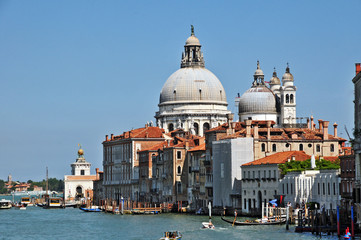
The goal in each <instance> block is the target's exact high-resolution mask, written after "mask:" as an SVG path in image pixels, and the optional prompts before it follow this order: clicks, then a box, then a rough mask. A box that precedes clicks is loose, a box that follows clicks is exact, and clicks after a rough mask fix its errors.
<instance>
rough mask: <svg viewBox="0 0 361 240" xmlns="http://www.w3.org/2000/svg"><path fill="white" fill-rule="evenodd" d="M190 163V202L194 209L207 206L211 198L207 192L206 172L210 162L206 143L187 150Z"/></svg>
mask: <svg viewBox="0 0 361 240" xmlns="http://www.w3.org/2000/svg"><path fill="white" fill-rule="evenodd" d="M187 161H188V162H187V165H188V184H187V186H188V203H189V206H190V208H191V209H192V210H198V209H200V208H201V207H203V208H204V207H207V204H208V201H209V198H208V195H207V194H206V187H205V186H206V172H207V171H209V170H210V168H211V166H210V162H209V161H207V160H206V144H205V143H204V141H203V143H202V144H200V145H198V146H195V147H194V148H191V149H190V150H189V151H188V152H187Z"/></svg>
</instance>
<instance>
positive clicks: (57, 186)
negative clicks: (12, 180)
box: [31, 178, 64, 192]
mask: <svg viewBox="0 0 361 240" xmlns="http://www.w3.org/2000/svg"><path fill="white" fill-rule="evenodd" d="M48 183H49V185H48V186H49V190H52V191H57V192H61V191H63V190H64V181H63V180H62V179H59V180H58V179H56V178H49V179H48ZM34 186H38V187H43V189H44V190H46V180H45V179H43V181H41V182H32V183H31V188H32V189H34Z"/></svg>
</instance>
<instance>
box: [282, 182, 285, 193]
mask: <svg viewBox="0 0 361 240" xmlns="http://www.w3.org/2000/svg"><path fill="white" fill-rule="evenodd" d="M282 193H283V194H285V184H284V183H283V184H282Z"/></svg>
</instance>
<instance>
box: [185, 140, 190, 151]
mask: <svg viewBox="0 0 361 240" xmlns="http://www.w3.org/2000/svg"><path fill="white" fill-rule="evenodd" d="M185 145H186V150H188V149H189V142H188V141H187V140H186V144H185Z"/></svg>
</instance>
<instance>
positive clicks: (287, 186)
mask: <svg viewBox="0 0 361 240" xmlns="http://www.w3.org/2000/svg"><path fill="white" fill-rule="evenodd" d="M287 194H288V183H287Z"/></svg>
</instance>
